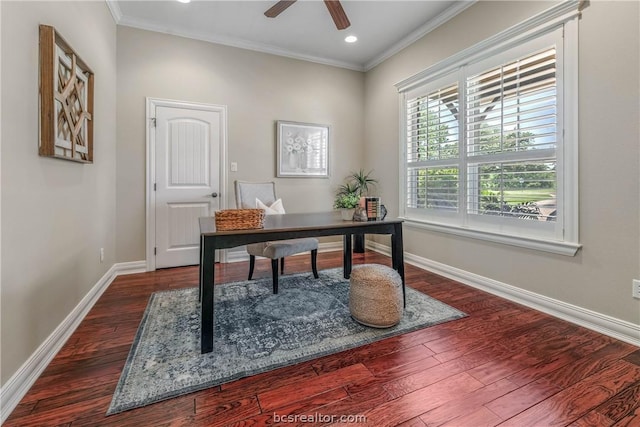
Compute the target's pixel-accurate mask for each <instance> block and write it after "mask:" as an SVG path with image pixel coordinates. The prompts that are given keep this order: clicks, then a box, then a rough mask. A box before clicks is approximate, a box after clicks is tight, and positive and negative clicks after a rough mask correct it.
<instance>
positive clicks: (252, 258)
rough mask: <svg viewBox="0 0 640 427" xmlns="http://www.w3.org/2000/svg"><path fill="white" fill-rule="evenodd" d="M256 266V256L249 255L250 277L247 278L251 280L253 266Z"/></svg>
mask: <svg viewBox="0 0 640 427" xmlns="http://www.w3.org/2000/svg"><path fill="white" fill-rule="evenodd" d="M255 266H256V256H255V255H249V278H248V279H247V280H251V278H252V277H253V268H254V267H255Z"/></svg>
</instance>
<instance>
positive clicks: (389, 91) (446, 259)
mask: <svg viewBox="0 0 640 427" xmlns="http://www.w3.org/2000/svg"><path fill="white" fill-rule="evenodd" d="M549 6H551V4H550V3H541V2H485V1H482V2H478V3H476V4H475V5H474V6H472V7H470V8H469V9H467V10H466V11H465V12H463V13H462V14H460V15H458V16H457V17H455V18H454V19H453V20H451V21H449V22H447V23H446V24H445V25H444V26H442V27H440V28H438V29H436V30H435V31H433V32H432V33H430V34H428V35H427V36H426V37H424V38H423V39H421V40H419V41H418V42H416V43H414V44H413V45H411V46H409V47H408V48H406V49H404V50H403V51H402V52H400V53H398V54H397V55H395V56H393V57H392V58H390V59H389V60H387V61H385V62H384V63H382V64H381V65H379V66H378V67H376V68H375V69H373V70H371V71H370V72H368V73H367V74H366V83H365V123H366V126H365V129H366V131H365V137H366V141H367V149H366V151H365V152H366V155H367V165H368V167H371V168H373V169H375V170H376V172H377V174H378V176H379V177H380V178H381V182H382V186H381V191H382V193H383V194H382V195H383V198H384V199H385V200H386V201H387V203H386V205H387V207H390V206H391V207H393V209H390V212H391V213H392V214H397V212H398V203H399V202H398V192H397V189H398V187H399V183H398V156H399V154H398V148H397V141H398V108H399V107H398V106H399V102H398V94H397V91H396V89H395V87H394V84H395V83H397V82H399V81H401V80H404V79H405V78H407V77H410V76H412V75H413V74H415V73H417V72H419V71H421V70H423V69H425V68H427V67H429V66H430V65H433V64H435V63H437V62H438V61H440V60H443V59H446V58H447V57H449V56H451V55H453V54H455V53H456V52H458V51H460V50H462V49H464V48H466V47H469V46H472V45H474V44H476V43H478V42H480V41H482V40H484V39H486V38H488V37H490V36H492V35H493V34H495V33H497V32H499V31H500V30H503V29H506V28H508V27H510V26H512V25H515V24H517V23H519V22H521V21H523V20H525V19H527V18H528V17H530V16H533V15H535V14H536V13H538V12H540V11H542V10H545V9H547V8H548V7H549ZM638 9H639V3H638V2H591V5H590V6H589V7H587V8H586V9H585V10H584V12H583V17H582V19H581V21H580V24H579V26H580V30H579V45H580V47H579V55H580V71H579V72H580V88H579V91H580V93H579V96H580V115H579V121H580V128H579V132H580V195H579V196H580V242H581V243H582V244H583V248H582V249H581V250H580V252H578V254H577V256H575V257H567V256H561V255H553V254H549V253H543V252H537V251H534V250H528V249H522V248H516V247H511V246H506V245H500V244H494V243H488V242H484V241H479V240H473V239H468V238H461V237H456V236H453V235H449V234H443V233H437V232H429V231H424V230H418V229H415V228H411V227H408V226H407V227H405V250H407V251H408V252H410V253H412V254H415V255H418V256H421V257H424V258H427V259H431V260H435V261H437V262H440V263H444V264H447V265H450V266H453V267H457V268H460V269H462V270H466V271H469V272H472V273H476V274H479V275H481V276H485V277H488V278H491V279H494V280H498V281H501V282H504V283H507V284H510V285H514V286H517V287H519V288H522V289H525V290H528V291H532V292H535V293H537V294H541V295H545V296H547V297H550V298H554V299H557V300H560V301H564V302H567V303H570V304H574V305H577V306H579V307H583V308H586V309H589V310H594V311H596V312H599V313H603V314H606V315H609V316H613V317H616V318H619V319H622V320H625V321H628V322H632V323H635V324H640V301H638V300H635V299H633V298H632V297H631V281H632V279H633V278H640V231H639V221H638V220H639V218H640V210H639V200H640V199H639V197H638V194H639V191H640V189H639V183H640V175H639V170H640V168H639V159H640V152H639V149H640V143H639V133H640V129H639V120H638V117H639V110H638V107H639V105H638V99H639V98H638V97H639V79H638V76H639V75H640V70H639V67H638V65H639V63H640V58H639V53H640V49H639V38H638V28H639V25H640V24H639V22H638V17H639V10H638ZM487 23H491V25H486V24H487ZM390 159H393V160H392V161H391V160H390ZM391 200H393V203H392V202H391Z"/></svg>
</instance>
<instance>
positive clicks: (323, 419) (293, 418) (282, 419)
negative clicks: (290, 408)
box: [273, 412, 367, 424]
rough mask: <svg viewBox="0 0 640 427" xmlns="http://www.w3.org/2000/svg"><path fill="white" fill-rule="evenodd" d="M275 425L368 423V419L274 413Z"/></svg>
mask: <svg viewBox="0 0 640 427" xmlns="http://www.w3.org/2000/svg"><path fill="white" fill-rule="evenodd" d="M273 422H274V423H283V424H286V423H362V424H364V423H366V422H367V417H365V416H364V415H334V414H321V413H319V412H315V413H313V414H289V415H279V414H278V413H276V412H274V413H273Z"/></svg>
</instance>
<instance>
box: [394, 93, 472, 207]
mask: <svg viewBox="0 0 640 427" xmlns="http://www.w3.org/2000/svg"><path fill="white" fill-rule="evenodd" d="M405 111H406V135H407V139H406V159H407V175H406V177H407V187H406V188H407V191H406V196H407V200H406V207H408V208H429V209H436V210H442V211H453V212H457V210H458V204H459V202H458V196H459V166H458V159H459V156H460V153H459V151H460V150H459V143H460V138H459V95H458V83H457V82H455V83H450V84H447V85H444V86H440V87H436V88H433V89H432V90H429V88H426V90H424V89H423V90H421V91H419V92H416V93H409V95H408V96H407V99H406V110H405Z"/></svg>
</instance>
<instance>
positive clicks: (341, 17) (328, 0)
mask: <svg viewBox="0 0 640 427" xmlns="http://www.w3.org/2000/svg"><path fill="white" fill-rule="evenodd" d="M295 2H296V0H281V1H279V2H278V3H276V4H274V5H273V6H271V7H270V8H269V10H267V11H266V12H265V13H264V15H265V16H267V17H269V18H275V17H276V16H278V15H280V14H281V13H282V12H284V11H285V10H286V9H287V8H288V7H289V6H291V5H292V4H294V3H295ZM324 4H325V5H326V6H327V9H329V13H330V14H331V18H333V22H334V23H335V24H336V27H337V28H338V30H344V29H345V28H349V26H350V25H351V22H349V18H347V14H346V13H345V12H344V9H343V8H342V5H341V4H340V0H324Z"/></svg>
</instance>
